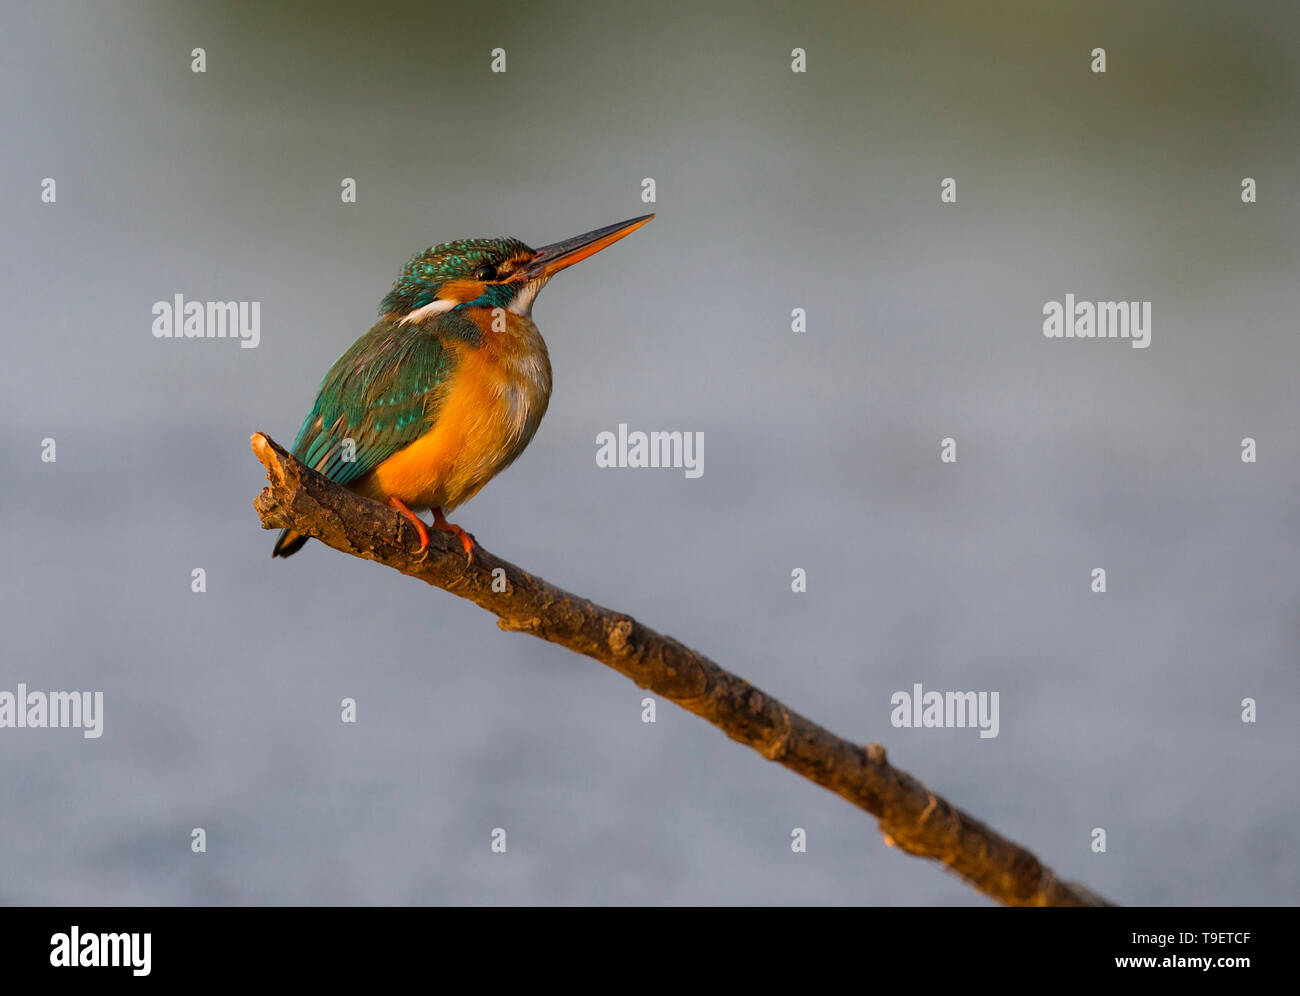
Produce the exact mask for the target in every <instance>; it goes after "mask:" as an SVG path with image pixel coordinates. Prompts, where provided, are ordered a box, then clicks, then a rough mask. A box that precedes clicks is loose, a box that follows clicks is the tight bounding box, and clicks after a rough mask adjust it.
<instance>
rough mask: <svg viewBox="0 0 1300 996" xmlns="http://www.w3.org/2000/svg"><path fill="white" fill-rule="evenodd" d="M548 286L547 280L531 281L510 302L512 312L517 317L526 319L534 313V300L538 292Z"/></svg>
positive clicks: (543, 278)
mask: <svg viewBox="0 0 1300 996" xmlns="http://www.w3.org/2000/svg"><path fill="white" fill-rule="evenodd" d="M545 286H546V278H545V277H542V278H540V279H537V280H530V281H528V283H526V284H524V285H523V286H522V287H520V288H519V293H518V294H516V295H515V296H514V300H512V301H511V302H510V310H511V311H513V312H514V313H515V314H516V315H523V316H525V317H527V316H529V315H531V314H532V313H533V299H534V298H536V297H537V292H538V291H539V290H541V289H542V288H543V287H545Z"/></svg>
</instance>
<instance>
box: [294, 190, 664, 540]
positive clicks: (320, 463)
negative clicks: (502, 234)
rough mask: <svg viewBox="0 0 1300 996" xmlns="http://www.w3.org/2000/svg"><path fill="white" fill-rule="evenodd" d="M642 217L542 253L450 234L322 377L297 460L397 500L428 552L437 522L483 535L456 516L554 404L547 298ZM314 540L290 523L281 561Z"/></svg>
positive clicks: (417, 259)
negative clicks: (538, 308)
mask: <svg viewBox="0 0 1300 996" xmlns="http://www.w3.org/2000/svg"><path fill="white" fill-rule="evenodd" d="M653 217H654V215H653V214H647V215H642V216H641V217H639V218H631V219H629V220H628V221H622V222H619V223H618V224H617V225H609V226H607V227H605V228H598V229H596V230H595V231H592V232H587V233H586V234H584V235H578V236H575V237H574V238H571V239H565V240H564V241H562V242H555V243H552V244H551V245H547V246H542V247H541V248H540V249H530V248H529V247H528V246H526V245H524V243H522V242H520V241H519V240H518V239H513V238H485V239H461V240H459V241H457V242H443V243H440V244H439V245H436V246H432V247H430V248H429V249H426V250H424V251H423V252H418V253H416V254H415V255H414V256H412V257H411V259H410V261H409V262H408V263H407V264H406V265H405V266H404V267H403V268H402V272H401V274H400V275H399V276H398V278H397V281H396V283H394V284H393V289H392V290H391V291H389V292H388V295H387V296H386V297H385V298H384V300H383V302H382V303H381V304H380V306H379V321H378V322H377V323H376V324H375V326H374V327H373V328H372V329H371V330H370V331H369V332H367V333H366V334H365V335H363V336H362V337H361V338H360V339H358V340H357V341H356V342H354V343H353V344H352V345H351V347H349V348H348V350H347V351H346V352H345V353H344V354H343V355H342V356H340V357H339V358H338V360H337V361H336V362H335V363H334V366H332V367H331V368H330V370H329V373H327V374H326V375H325V379H324V380H323V381H321V385H320V388H319V390H318V391H317V394H316V403H315V404H313V405H312V407H311V411H310V412H308V413H307V417H306V419H304V421H303V423H302V428H301V429H299V430H298V438H297V439H296V440H295V442H294V444H293V455H294V456H295V457H297V458H298V459H299V460H300V461H302V462H303V463H304V464H306V465H307V466H309V467H311V468H313V469H314V470H317V471H319V472H320V473H322V474H324V475H325V476H326V477H328V478H329V479H330V480H332V481H336V482H338V483H339V484H342V485H344V486H346V487H347V488H349V489H351V490H352V491H354V492H355V493H356V494H359V495H362V496H364V497H366V498H372V499H374V500H375V501H379V502H384V503H385V504H387V505H390V506H391V507H392V508H394V509H396V510H397V511H398V512H399V513H400V514H401V515H402V516H403V517H404V518H405V519H407V520H408V521H409V522H410V523H411V524H412V525H413V526H414V527H415V531H416V533H417V534H418V535H419V537H420V546H419V548H418V550H416V551H415V552H416V553H419V554H422V555H424V556H427V555H428V548H429V529H428V527H427V526H426V525H425V523H424V521H423V520H422V519H421V518H420V517H419V516H418V515H417V514H416V511H417V510H424V509H432V511H433V525H432V528H433V529H435V530H439V531H442V532H447V533H452V534H453V535H455V537H456V538H457V539H458V540H459V541H460V545H461V548H462V549H463V550H464V551H465V556H466V558H467V559H468V560H473V555H474V546H475V544H474V537H473V536H471V535H470V534H469V533H467V532H466V531H465V530H464V529H462V528H461V527H460V526H457V525H454V524H453V523H450V522H448V521H447V518H446V515H447V513H448V512H451V511H452V510H453V509H455V508H456V507H457V506H459V505H463V504H464V503H465V502H467V501H469V500H470V499H471V498H473V497H474V495H476V494H478V492H479V490H480V489H481V488H482V487H483V485H485V484H487V482H488V481H490V480H491V479H492V478H493V477H495V476H496V475H497V474H499V473H500V472H501V471H503V470H504V469H505V468H506V467H508V466H510V464H511V463H513V462H514V460H515V459H516V458H517V457H518V456H519V454H520V453H522V452H523V451H524V447H526V446H527V445H528V443H529V442H530V441H531V440H532V438H533V434H534V433H536V432H537V426H538V425H539V424H540V422H541V420H542V416H543V415H545V414H546V407H547V405H548V404H549V402H550V399H551V361H550V357H549V356H548V355H547V352H546V343H545V342H544V341H543V339H542V336H541V333H540V332H538V330H537V326H536V325H535V324H534V323H533V319H532V309H533V300H534V299H535V298H536V297H537V292H538V291H540V290H541V289H542V288H543V287H544V286H546V283H547V281H549V280H550V279H551V277H553V276H555V274H557V273H559V272H560V271H561V270H563V269H565V268H566V267H570V266H572V265H573V264H574V263H577V262H579V261H580V260H584V259H586V258H587V257H588V256H592V255H594V254H595V253H598V252H600V250H602V249H604V248H605V247H606V246H609V245H612V244H613V243H615V242H617V241H618V240H619V239H621V238H623V237H624V236H626V235H630V234H631V233H632V232H634V231H636V230H637V229H638V228H640V227H641V226H642V225H644V224H646V223H647V222H649V221H650V219H651V218H653ZM307 540H308V536H307V535H306V534H305V533H297V532H294V531H293V530H291V529H285V530H283V531H282V532H281V533H280V538H279V539H278V540H277V541H276V544H275V549H274V550H272V551H271V556H272V557H288V556H290V555H291V554H293V553H295V552H297V551H298V550H299V549H301V547H302V545H303V544H304V543H306V542H307Z"/></svg>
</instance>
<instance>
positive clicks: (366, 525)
mask: <svg viewBox="0 0 1300 996" xmlns="http://www.w3.org/2000/svg"><path fill="white" fill-rule="evenodd" d="M252 444H253V452H254V453H255V454H256V455H257V458H258V459H259V460H260V461H261V462H262V464H263V465H264V466H265V467H266V471H267V475H266V476H267V480H268V481H270V486H269V487H267V488H265V489H264V490H263V491H262V493H261V494H259V495H258V496H257V499H256V501H255V502H254V507H255V508H256V509H257V513H258V515H259V516H260V517H261V520H262V527H263V528H264V529H279V528H285V527H290V528H293V529H294V530H296V531H298V532H303V533H307V534H309V535H311V536H313V537H315V538H316V539H318V540H320V541H321V542H323V543H325V544H326V545H327V546H331V547H333V548H334V549H336V550H339V551H342V552H343V553H348V554H351V555H352V556H354V557H362V558H364V559H366V560H374V561H377V562H379V563H381V564H384V565H385V566H387V567H391V568H393V569H394V570H397V571H400V572H401V573H403V574H406V575H408V576H410V577H413V578H418V579H419V580H421V581H424V582H426V583H427V584H431V585H434V586H435V587H438V588H442V589H443V590H445V591H448V592H451V593H452V594H453V595H459V596H460V597H462V598H467V599H469V600H470V601H472V602H475V603H477V604H478V605H480V606H481V607H482V608H484V609H486V610H487V611H489V612H491V613H493V614H494V615H495V616H497V619H498V623H497V624H498V625H499V626H500V627H501V628H502V629H506V630H514V631H516V632H521V633H531V634H532V635H533V636H538V637H541V638H542V639H544V640H549V641H550V642H552V643H558V644H559V645H561V646H563V647H568V648H569V649H570V650H573V651H575V652H577V653H580V654H585V655H586V656H588V657H590V658H592V659H593V660H597V661H599V662H600V663H602V664H605V665H608V666H609V667H612V668H613V669H614V670H616V671H618V672H620V673H621V674H624V675H626V676H627V677H629V678H631V679H632V680H633V681H635V682H636V683H637V684H638V685H639V686H641V687H642V688H648V689H650V690H651V691H653V692H655V693H656V694H657V695H661V696H663V697H664V698H667V699H671V700H672V701H673V702H676V703H677V704H678V705H680V706H681V707H682V708H683V709H687V710H689V711H690V712H693V713H695V714H696V715H697V716H700V717H702V718H703V719H706V720H708V721H709V722H710V723H712V724H713V725H714V726H716V727H718V728H719V729H720V730H722V731H723V732H724V733H725V734H727V736H729V737H731V739H733V740H736V741H738V742H740V743H742V744H745V745H746V746H748V747H752V748H753V749H754V750H756V751H758V753H759V754H761V755H763V757H765V758H767V759H768V760H771V761H776V762H778V763H780V764H782V765H784V766H785V767H787V768H789V769H791V770H792V771H795V772H797V773H798V774H800V775H803V776H804V777H805V778H808V779H810V780H811V781H814V782H816V783H817V784H818V785H821V786H822V787H823V788H827V789H829V790H830V791H832V792H834V793H835V794H836V795H840V796H843V797H844V798H845V799H847V800H848V801H849V802H851V803H853V804H854V805H855V806H858V807H860V808H862V809H865V810H866V811H867V812H868V813H870V814H871V815H872V816H874V817H876V819H877V820H878V821H879V826H880V831H881V833H882V834H883V835H884V837H885V840H886V842H887V843H889V844H892V845H894V846H896V847H899V848H901V849H902V850H904V851H906V852H908V853H909V854H914V855H917V856H920V857H926V858H934V859H936V860H938V861H941V862H943V863H944V864H945V865H947V866H948V867H949V868H951V869H952V870H953V871H955V872H956V873H957V874H958V875H960V876H961V877H962V878H964V879H966V881H967V882H969V883H970V884H971V885H973V886H974V887H975V888H976V889H978V890H980V891H981V892H983V893H984V894H985V895H988V896H991V897H992V898H993V899H996V900H998V901H999V902H1002V903H1006V904H1008V905H1013V906H1104V905H1110V904H1109V903H1108V902H1107V901H1106V900H1104V899H1102V898H1101V897H1100V896H1098V895H1096V894H1095V893H1093V892H1091V891H1090V890H1088V889H1087V888H1085V887H1083V886H1081V885H1078V884H1075V883H1070V882H1063V881H1061V880H1059V879H1058V878H1057V877H1056V875H1055V874H1053V873H1052V871H1051V869H1050V868H1048V867H1047V866H1045V865H1044V864H1042V862H1040V861H1039V860H1038V859H1037V858H1036V857H1035V856H1034V855H1033V854H1032V853H1030V852H1029V851H1028V850H1026V849H1025V848H1023V847H1021V846H1020V845H1019V844H1016V843H1014V842H1012V841H1010V840H1007V839H1006V838H1005V837H1003V836H1001V835H1000V834H998V833H997V832H996V831H994V830H993V829H991V828H990V827H988V826H986V825H985V824H983V823H981V822H980V821H979V820H977V819H975V818H974V817H973V816H971V815H969V814H968V813H966V812H964V811H962V810H961V809H959V808H957V807H956V806H954V805H953V804H952V803H950V802H948V801H947V800H946V799H944V798H942V797H940V796H938V795H936V794H935V793H933V792H931V791H930V790H929V789H927V788H926V787H925V786H924V785H923V784H921V783H920V782H919V781H917V780H916V779H915V778H913V777H912V776H911V775H909V774H907V773H906V772H904V771H900V770H899V769H897V768H895V767H893V766H892V765H890V763H889V762H888V760H887V759H886V757H885V749H884V748H883V747H881V746H880V745H879V744H874V743H873V744H868V745H867V746H865V747H864V746H861V745H859V744H855V743H851V742H849V741H847V740H844V739H842V738H840V737H837V736H835V735H834V734H833V733H831V732H830V731H828V730H825V729H823V728H822V727H820V726H818V725H817V724H816V723H814V722H812V721H811V720H809V719H806V718H805V717H803V716H801V715H799V714H798V713H797V712H794V711H793V710H791V709H789V708H787V707H786V706H785V705H783V704H782V703H781V702H779V701H778V700H777V699H775V698H773V697H772V696H770V695H768V694H766V693H765V692H763V691H762V690H761V689H758V688H755V687H754V686H753V685H751V684H750V683H749V682H747V681H746V680H745V679H743V678H741V677H739V676H737V675H734V674H732V673H731V672H730V671H726V670H724V669H723V668H721V667H719V666H718V665H717V664H715V663H714V662H713V661H711V660H709V659H708V658H707V657H705V656H704V655H702V654H700V653H697V652H696V651H694V650H692V649H691V648H690V647H686V646H683V645H682V644H681V643H678V642H677V641H676V640H674V639H673V638H672V637H669V636H664V635H662V634H660V633H657V632H655V631H654V630H652V629H650V628H649V627H647V626H644V625H642V624H641V623H639V622H637V621H636V620H635V619H633V618H632V617H631V616H629V615H626V614H625V613H622V612H615V611H613V610H611V609H607V608H604V607H603V606H600V605H597V604H596V603H594V602H592V601H590V600H588V599H586V598H582V597H581V596H578V595H574V594H571V593H570V592H567V591H564V590H563V589H561V588H557V587H556V586H555V585H553V584H550V583H548V582H546V581H544V580H542V579H541V578H539V577H537V576H536V575H533V574H529V573H528V572H527V571H524V570H521V569H520V568H518V567H516V566H515V565H514V564H511V563H509V562H508V561H505V560H501V559H500V558H499V557H496V556H494V555H493V554H492V553H490V552H488V551H487V550H485V549H483V547H482V546H479V547H478V548H477V549H476V551H475V554H474V560H473V563H471V564H467V563H466V558H465V554H464V552H463V551H462V550H461V548H460V544H459V543H458V542H457V541H456V540H455V539H454V538H453V537H451V536H449V535H447V534H445V533H437V532H433V533H431V544H430V547H429V550H428V555H427V556H426V557H425V558H424V559H420V557H419V556H418V555H417V554H415V553H414V552H413V551H414V550H415V548H416V547H417V545H418V539H417V537H416V533H415V529H414V527H412V526H411V524H410V523H408V522H406V521H405V520H404V519H403V518H402V517H401V516H400V515H399V514H398V513H397V512H395V511H394V510H392V509H390V508H388V507H387V506H385V505H381V504H379V503H377V502H374V501H370V500H369V499H366V498H361V497H358V496H357V495H355V494H353V493H352V492H351V491H349V490H347V489H346V488H344V487H341V486H339V485H337V484H335V483H333V482H332V481H329V480H327V479H326V478H325V477H323V476H322V475H320V474H318V473H316V472H315V471H314V470H311V469H310V468H308V467H306V466H304V465H303V464H301V463H299V462H298V461H297V460H296V459H294V457H293V456H292V455H291V454H289V453H287V452H286V451H285V450H284V449H283V448H282V447H280V446H279V445H278V444H276V443H275V442H274V441H273V440H271V439H270V438H269V437H267V436H265V435H264V434H262V433H255V434H254V435H253V437H252ZM497 568H500V569H501V570H502V571H504V579H505V590H504V591H494V590H493V584H492V582H493V572H494V570H495V569H497ZM498 587H500V584H498Z"/></svg>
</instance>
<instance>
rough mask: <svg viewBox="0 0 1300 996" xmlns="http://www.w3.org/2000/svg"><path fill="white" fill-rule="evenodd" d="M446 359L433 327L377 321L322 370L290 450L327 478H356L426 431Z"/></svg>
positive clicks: (345, 480) (450, 360)
mask: <svg viewBox="0 0 1300 996" xmlns="http://www.w3.org/2000/svg"><path fill="white" fill-rule="evenodd" d="M453 364H454V354H453V353H452V352H451V351H450V350H448V349H446V348H445V347H444V346H443V344H442V341H441V340H440V339H439V338H438V336H437V335H435V334H433V332H432V331H430V330H426V329H424V328H422V327H421V326H418V325H398V324H397V323H396V322H394V321H391V320H387V319H386V320H384V321H381V322H380V323H379V324H378V325H376V326H375V327H374V328H372V329H371V330H370V331H369V332H367V333H366V334H365V335H363V336H362V337H361V338H360V339H358V340H357V341H356V342H355V343H353V344H352V346H351V347H350V348H349V349H348V351H347V352H346V353H344V354H343V355H342V356H340V357H339V359H338V362H336V363H335V364H334V366H333V367H331V368H330V372H329V373H327V374H326V375H325V379H324V380H323V381H322V382H321V386H320V391H319V393H318V394H317V395H316V404H315V405H313V406H312V410H311V412H310V413H309V414H308V416H307V418H306V420H305V421H304V422H303V424H302V428H301V429H299V430H298V438H297V440H296V441H295V442H294V444H293V455H294V456H296V457H297V458H298V459H299V460H301V461H302V462H303V463H305V464H306V465H307V466H309V467H311V468H313V469H314V470H318V471H320V472H321V473H322V474H324V475H325V476H326V477H328V478H330V480H333V481H337V482H338V483H340V484H348V483H350V482H352V481H355V480H356V479H357V478H359V477H361V476H362V475H363V474H365V473H367V472H368V471H370V470H373V469H374V468H375V467H376V466H378V465H379V464H380V463H382V462H383V461H384V460H386V459H388V458H389V457H390V456H392V455H393V454H394V453H396V452H397V451H398V450H400V449H402V448H403V447H404V446H409V445H410V444H411V443H413V442H415V441H416V440H417V439H419V438H420V437H421V436H423V435H424V434H425V433H426V432H428V431H429V426H430V424H431V423H432V421H433V419H434V418H436V417H437V412H436V410H435V409H436V399H437V395H438V386H439V385H440V384H442V383H443V382H444V381H445V380H446V379H447V377H448V375H449V374H450V373H451V368H452V366H453ZM348 439H350V440H352V444H353V445H352V447H348V446H346V445H345V440H348ZM349 456H352V457H353V459H348V458H349Z"/></svg>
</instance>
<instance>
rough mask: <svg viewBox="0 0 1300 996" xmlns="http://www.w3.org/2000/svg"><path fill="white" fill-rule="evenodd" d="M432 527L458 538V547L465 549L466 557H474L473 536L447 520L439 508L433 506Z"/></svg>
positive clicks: (468, 558)
mask: <svg viewBox="0 0 1300 996" xmlns="http://www.w3.org/2000/svg"><path fill="white" fill-rule="evenodd" d="M433 528H434V529H437V530H438V531H439V532H444V533H451V534H452V535H454V536H455V537H456V538H457V539H458V540H460V548H461V549H462V550H464V551H465V557H466V559H467V560H473V559H474V547H475V546H477V545H478V544H476V543H475V542H474V537H473V536H471V535H470V534H469V533H467V532H465V530H463V529H461V528H460V526H458V525H456V524H455V523H451V522H448V521H447V519H446V517H445V516H444V515H443V514H442V509H440V508H435V509H434V510H433Z"/></svg>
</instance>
